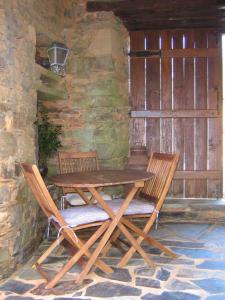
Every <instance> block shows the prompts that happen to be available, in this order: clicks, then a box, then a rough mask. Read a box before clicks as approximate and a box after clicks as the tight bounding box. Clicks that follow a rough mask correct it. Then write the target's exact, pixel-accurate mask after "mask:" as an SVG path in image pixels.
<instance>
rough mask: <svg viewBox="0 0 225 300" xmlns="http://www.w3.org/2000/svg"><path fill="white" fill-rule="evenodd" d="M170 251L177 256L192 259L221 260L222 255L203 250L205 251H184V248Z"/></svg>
mask: <svg viewBox="0 0 225 300" xmlns="http://www.w3.org/2000/svg"><path fill="white" fill-rule="evenodd" d="M172 250H173V251H174V252H176V253H178V254H181V255H185V256H187V257H190V258H194V259H200V258H203V259H206V258H212V259H213V258H217V259H218V258H223V257H224V255H222V254H221V255H220V254H218V253H215V252H212V251H209V250H205V249H185V248H174V247H173V248H172Z"/></svg>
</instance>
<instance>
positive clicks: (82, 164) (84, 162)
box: [59, 151, 99, 174]
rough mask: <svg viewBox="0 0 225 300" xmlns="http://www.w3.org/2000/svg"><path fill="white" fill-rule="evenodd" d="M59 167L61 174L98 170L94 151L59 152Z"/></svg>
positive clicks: (96, 156)
mask: <svg viewBox="0 0 225 300" xmlns="http://www.w3.org/2000/svg"><path fill="white" fill-rule="evenodd" d="M59 169H60V173H61V174H65V173H73V172H85V171H96V170H99V161H98V155H97V152H96V151H89V152H64V151H60V152H59Z"/></svg>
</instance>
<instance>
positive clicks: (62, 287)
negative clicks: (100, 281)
mask: <svg viewBox="0 0 225 300" xmlns="http://www.w3.org/2000/svg"><path fill="white" fill-rule="evenodd" d="M92 282H93V280H91V279H85V280H84V281H83V283H81V284H75V283H74V280H71V281H61V282H59V283H58V284H57V285H56V286H55V287H53V288H51V289H45V285H46V283H42V284H40V285H39V286H38V287H36V288H35V289H33V290H32V291H31V293H32V294H33V295H39V296H49V295H56V296H61V295H64V294H71V293H74V292H75V291H77V290H81V289H82V288H84V287H86V286H87V285H88V284H90V283H92Z"/></svg>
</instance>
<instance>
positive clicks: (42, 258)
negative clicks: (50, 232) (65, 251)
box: [32, 235, 64, 268]
mask: <svg viewBox="0 0 225 300" xmlns="http://www.w3.org/2000/svg"><path fill="white" fill-rule="evenodd" d="M63 240H64V237H63V236H62V235H61V236H60V237H59V238H58V239H57V240H55V241H54V242H53V243H52V244H51V245H50V246H49V247H48V249H47V250H46V251H45V252H44V253H43V254H42V255H41V256H40V257H39V258H38V260H37V262H36V263H35V264H34V265H33V266H32V268H35V267H36V264H38V265H40V264H41V263H42V262H43V261H44V260H45V259H46V258H47V257H48V256H49V255H50V254H51V253H52V251H53V250H54V249H55V248H56V247H57V246H59V244H60V243H61V242H62V241H63Z"/></svg>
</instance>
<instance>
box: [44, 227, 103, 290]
mask: <svg viewBox="0 0 225 300" xmlns="http://www.w3.org/2000/svg"><path fill="white" fill-rule="evenodd" d="M107 228H108V222H104V223H103V224H102V225H101V226H100V227H99V228H98V230H97V231H96V232H95V233H94V234H93V235H92V236H91V237H90V239H89V240H88V241H87V242H86V243H85V244H84V245H83V247H82V248H81V249H80V250H79V251H78V252H77V253H76V254H75V255H74V256H73V257H71V258H70V260H69V261H68V262H67V263H66V264H65V265H64V266H63V267H62V268H61V270H60V271H59V272H58V273H57V274H56V275H55V277H53V278H52V279H51V281H50V282H48V284H47V285H46V287H45V288H46V289H50V288H53V287H54V286H55V285H56V284H57V282H58V281H59V280H60V279H61V278H62V277H63V276H64V275H65V274H66V272H68V271H69V270H70V269H71V268H72V266H73V265H74V264H75V263H76V262H77V261H78V260H79V259H80V257H81V256H82V255H83V254H84V253H85V252H86V251H87V250H88V249H89V248H90V247H91V246H92V245H93V244H94V243H95V242H96V241H97V239H98V238H99V237H100V236H101V235H102V234H103V233H104V232H105V231H106V229H107ZM89 261H90V260H89ZM89 261H88V262H89ZM87 264H88V263H87ZM86 268H87V265H86V266H85V268H84V270H85V269H86ZM84 270H83V271H84ZM83 271H82V272H81V273H83Z"/></svg>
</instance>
